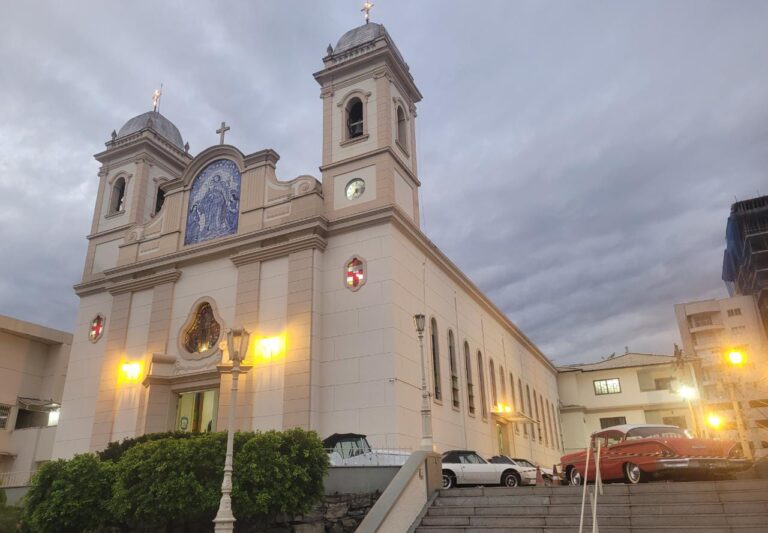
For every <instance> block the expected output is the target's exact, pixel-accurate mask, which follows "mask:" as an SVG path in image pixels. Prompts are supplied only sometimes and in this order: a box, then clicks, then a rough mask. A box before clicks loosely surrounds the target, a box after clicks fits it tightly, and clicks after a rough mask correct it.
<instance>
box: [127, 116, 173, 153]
mask: <svg viewBox="0 0 768 533" xmlns="http://www.w3.org/2000/svg"><path fill="white" fill-rule="evenodd" d="M147 128H151V129H152V130H153V131H155V133H158V134H159V135H161V136H162V137H164V138H165V139H166V140H167V141H169V142H171V143H172V144H174V145H176V147H178V148H179V149H180V150H183V149H184V140H183V139H182V138H181V133H180V132H179V128H177V127H176V126H174V124H173V122H171V121H170V120H168V119H167V118H165V117H164V116H163V115H161V114H160V113H159V112H157V111H147V112H146V113H142V114H141V115H139V116H137V117H133V118H132V119H131V120H129V121H128V122H126V123H125V125H124V126H123V127H122V128H120V131H119V132H117V138H118V139H120V138H121V137H127V136H128V135H131V134H132V133H136V132H139V131H141V130H144V129H147Z"/></svg>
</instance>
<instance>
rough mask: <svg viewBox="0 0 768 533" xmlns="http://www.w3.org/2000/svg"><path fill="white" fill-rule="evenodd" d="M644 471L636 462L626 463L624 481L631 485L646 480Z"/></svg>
mask: <svg viewBox="0 0 768 533" xmlns="http://www.w3.org/2000/svg"><path fill="white" fill-rule="evenodd" d="M644 480H645V479H644V476H643V471H642V470H640V467H639V466H637V465H636V464H635V463H624V481H626V482H627V483H629V484H630V485H637V484H638V483H640V482H642V481H644Z"/></svg>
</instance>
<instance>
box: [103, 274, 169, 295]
mask: <svg viewBox="0 0 768 533" xmlns="http://www.w3.org/2000/svg"><path fill="white" fill-rule="evenodd" d="M180 277H181V270H169V271H166V272H158V273H157V274H151V275H149V276H143V277H141V278H136V279H130V280H126V281H120V282H115V283H111V284H108V285H107V291H109V294H111V295H112V296H115V295H117V294H123V293H126V292H136V291H141V290H144V289H151V288H152V287H155V286H157V285H161V284H163V283H176V282H177V281H178V280H179V278H180Z"/></svg>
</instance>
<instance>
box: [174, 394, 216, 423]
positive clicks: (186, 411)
mask: <svg viewBox="0 0 768 533" xmlns="http://www.w3.org/2000/svg"><path fill="white" fill-rule="evenodd" d="M218 404H219V391H218V390H215V389H214V390H205V391H195V392H184V393H182V394H179V403H178V407H177V409H176V431H184V432H191V433H210V432H212V431H216V414H217V411H218V409H219V406H218Z"/></svg>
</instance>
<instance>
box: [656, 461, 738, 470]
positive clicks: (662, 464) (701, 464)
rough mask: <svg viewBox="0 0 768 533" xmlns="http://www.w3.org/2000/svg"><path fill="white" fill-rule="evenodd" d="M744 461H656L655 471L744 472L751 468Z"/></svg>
mask: <svg viewBox="0 0 768 533" xmlns="http://www.w3.org/2000/svg"><path fill="white" fill-rule="evenodd" d="M751 464H752V463H750V462H749V461H748V460H746V459H718V458H714V459H702V458H685V459H659V460H658V461H656V469H657V471H661V470H679V469H690V470H733V471H739V470H746V469H747V468H749V467H750V466H751Z"/></svg>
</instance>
